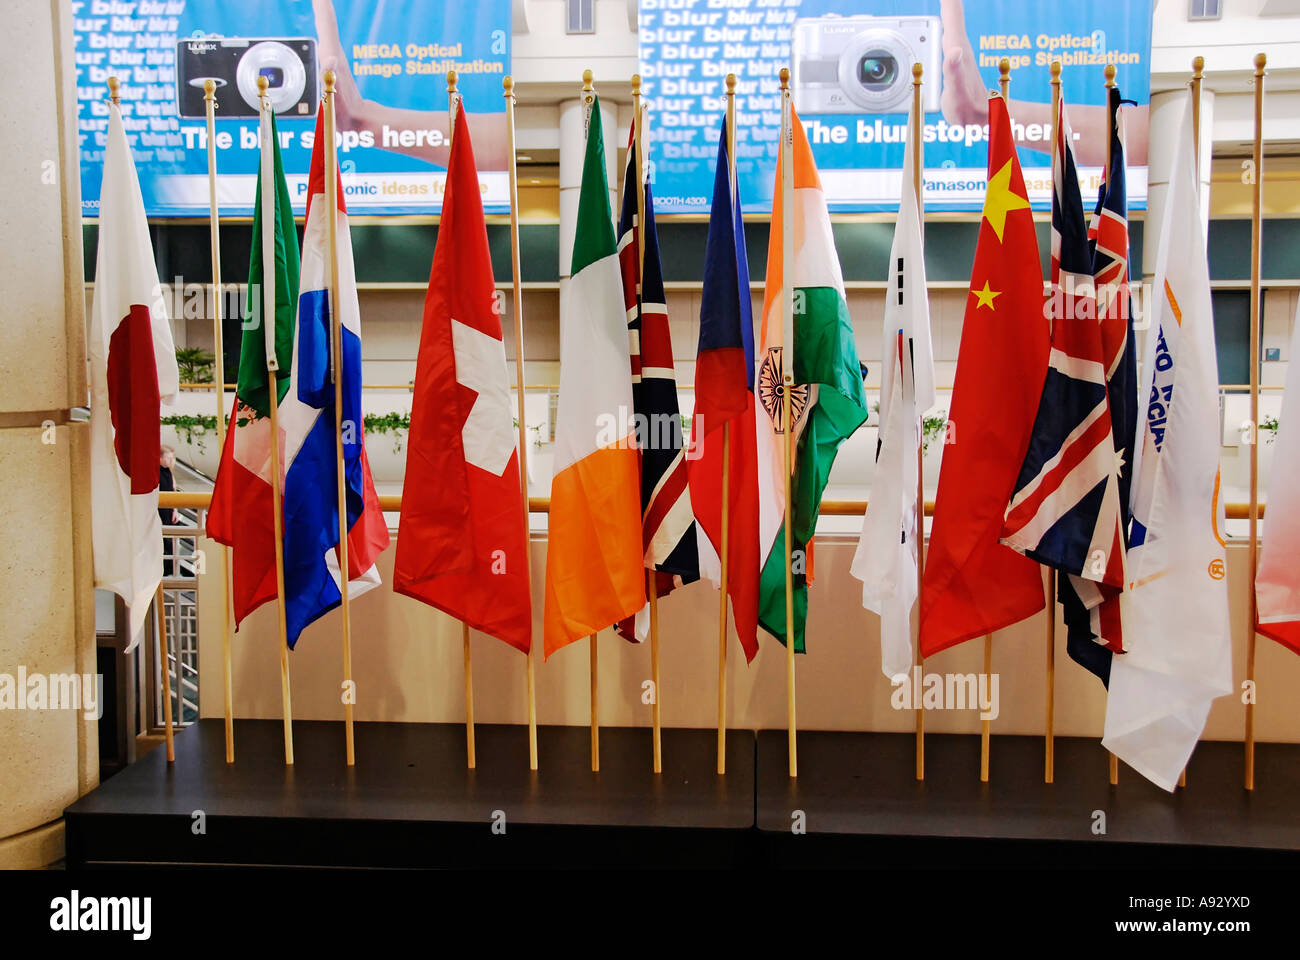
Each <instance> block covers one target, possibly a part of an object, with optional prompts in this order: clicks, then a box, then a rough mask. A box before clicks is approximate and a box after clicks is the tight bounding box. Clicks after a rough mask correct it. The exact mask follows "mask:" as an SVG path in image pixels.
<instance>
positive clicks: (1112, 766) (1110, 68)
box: [1102, 63, 1119, 787]
mask: <svg viewBox="0 0 1300 960" xmlns="http://www.w3.org/2000/svg"><path fill="white" fill-rule="evenodd" d="M1102 73H1103V74H1104V75H1105V77H1106V166H1105V169H1104V170H1103V172H1102V177H1103V179H1105V180H1107V181H1109V180H1110V141H1111V138H1112V135H1113V133H1114V128H1113V126H1112V124H1111V116H1110V90H1111V88H1112V87H1114V86H1115V65H1114V64H1111V63H1108V64H1106V68H1105V70H1103V71H1102ZM1106 757H1107V761H1106V762H1107V772H1108V774H1109V777H1110V785H1111V786H1112V787H1113V786H1115V785H1116V784H1118V783H1119V757H1117V756H1115V754H1113V753H1111V752H1110V751H1109V750H1107V751H1106Z"/></svg>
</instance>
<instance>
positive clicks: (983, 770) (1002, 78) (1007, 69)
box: [980, 57, 1011, 783]
mask: <svg viewBox="0 0 1300 960" xmlns="http://www.w3.org/2000/svg"><path fill="white" fill-rule="evenodd" d="M1010 88H1011V61H1010V60H1008V59H1007V58H1006V57H1003V58H1002V59H1001V60H1000V61H999V62H998V93H999V94H1000V95H1001V97H1002V102H1003V103H1005V104H1006V105H1007V108H1008V110H1007V116H1008V117H1010V115H1011V113H1010V106H1011V96H1010V92H1009V91H1010ZM984 676H985V677H986V678H988V677H992V676H993V632H992V631H989V632H988V633H986V634H984ZM985 682H990V681H988V680H986V681H985ZM991 728H992V721H991V720H989V719H988V718H987V717H986V718H984V719H981V720H980V783H988V782H989V740H990V734H991V733H992V729H991Z"/></svg>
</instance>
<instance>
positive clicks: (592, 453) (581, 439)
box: [545, 97, 646, 657]
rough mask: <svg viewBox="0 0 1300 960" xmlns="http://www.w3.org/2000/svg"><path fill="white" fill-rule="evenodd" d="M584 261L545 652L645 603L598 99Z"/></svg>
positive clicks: (582, 218) (558, 451) (563, 379)
mask: <svg viewBox="0 0 1300 960" xmlns="http://www.w3.org/2000/svg"><path fill="white" fill-rule="evenodd" d="M590 112H591V119H590V122H589V129H588V133H587V146H586V153H585V155H584V158H583V166H582V189H581V192H580V193H579V198H578V221H577V230H576V234H575V237H574V242H573V266H572V270H571V273H570V276H571V279H570V280H569V288H568V291H567V295H566V296H565V297H564V299H563V300H562V301H561V309H560V401H559V410H558V412H557V415H556V426H555V466H554V470H555V479H554V480H553V481H552V482H551V513H550V531H549V537H548V541H549V543H548V547H547V556H546V614H545V650H546V656H548V657H549V656H550V655H551V654H552V653H554V652H555V651H556V650H558V649H560V648H561V647H563V646H565V645H566V644H569V643H572V642H573V641H575V640H580V639H582V638H583V637H586V636H589V635H591V634H594V633H596V632H597V631H599V630H602V629H604V628H605V627H609V626H612V625H613V624H615V623H617V622H618V621H620V620H624V619H626V618H628V617H631V616H634V615H635V614H636V612H637V611H638V610H640V609H641V608H642V607H643V606H645V602H646V596H645V569H644V560H643V556H642V547H641V475H640V459H639V453H638V451H637V449H636V446H635V443H634V438H633V435H632V432H633V431H632V424H633V420H632V412H633V407H632V365H631V364H632V361H631V351H630V349H629V341H628V331H627V310H626V307H625V306H624V303H623V280H622V276H621V274H620V272H619V263H618V247H617V245H616V244H615V242H614V221H613V216H612V214H611V212H610V207H609V185H608V181H607V180H606V178H605V148H604V138H603V136H602V134H601V124H600V104H599V102H598V101H597V100H596V98H595V97H593V98H592V104H591V107H590Z"/></svg>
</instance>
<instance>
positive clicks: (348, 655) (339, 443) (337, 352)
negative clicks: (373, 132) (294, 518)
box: [325, 70, 360, 767]
mask: <svg viewBox="0 0 1300 960" xmlns="http://www.w3.org/2000/svg"><path fill="white" fill-rule="evenodd" d="M334 81H335V77H334V71H333V70H326V71H325V144H326V146H325V205H326V209H327V210H328V211H329V215H328V219H327V220H326V221H325V225H326V236H327V237H328V238H329V256H330V273H329V285H330V286H329V304H330V337H331V345H332V346H331V350H330V354H331V360H332V363H333V367H334V458H335V460H334V462H335V465H336V466H335V470H336V471H337V472H336V475H335V476H336V478H337V482H336V483H335V489H336V490H337V492H338V512H339V555H338V561H339V593H340V595H341V597H342V607H343V690H344V697H343V737H344V741H345V747H346V753H347V764H348V766H349V767H350V766H353V765H354V764H355V763H356V762H357V755H356V739H355V736H354V733H353V729H352V710H353V702H354V701H355V700H356V687H355V685H354V684H353V682H352V607H351V599H350V598H349V596H348V594H349V593H351V586H352V584H351V583H350V580H349V576H348V574H349V570H348V565H349V564H348V477H347V464H346V461H345V460H344V459H343V428H344V423H343V311H342V309H341V305H340V303H339V251H338V187H339V166H338V161H339V158H338V154H337V153H336V152H335V147H334ZM351 427H352V431H353V438H354V439H353V441H352V442H353V443H357V442H358V441H357V439H356V437H357V436H358V435H359V433H360V429H359V428H360V424H355V423H354V424H351Z"/></svg>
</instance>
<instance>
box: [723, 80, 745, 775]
mask: <svg viewBox="0 0 1300 960" xmlns="http://www.w3.org/2000/svg"><path fill="white" fill-rule="evenodd" d="M735 196H736V75H735V74H734V73H729V74H727V203H728V204H730V203H731V202H732V201H733V199H734V198H735ZM735 213H736V211H734V210H733V211H732V215H733V216H734V215H735ZM745 295H746V292H745V291H742V292H741V296H745ZM730 513H731V421H727V422H726V423H724V424H723V425H722V542H721V551H720V554H719V556H718V561H719V564H720V566H721V568H722V575H721V578H720V581H719V591H718V775H719V776H722V775H724V774H725V773H726V772H727V580H728V578H729V577H730V574H731V570H730V566H731V565H730V564H729V563H728V562H727V559H728V558H727V554H728V553H729V552H730V550H731V517H730V516H729V515H730Z"/></svg>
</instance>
